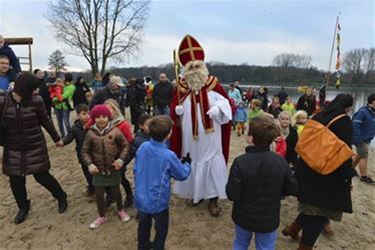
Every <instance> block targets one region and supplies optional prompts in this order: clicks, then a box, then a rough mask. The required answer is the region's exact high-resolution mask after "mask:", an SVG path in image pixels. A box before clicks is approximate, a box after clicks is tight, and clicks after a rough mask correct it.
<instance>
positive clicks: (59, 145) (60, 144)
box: [56, 139, 64, 147]
mask: <svg viewBox="0 0 375 250" xmlns="http://www.w3.org/2000/svg"><path fill="white" fill-rule="evenodd" d="M56 147H64V142H63V141H62V140H61V139H60V140H59V141H58V142H56Z"/></svg>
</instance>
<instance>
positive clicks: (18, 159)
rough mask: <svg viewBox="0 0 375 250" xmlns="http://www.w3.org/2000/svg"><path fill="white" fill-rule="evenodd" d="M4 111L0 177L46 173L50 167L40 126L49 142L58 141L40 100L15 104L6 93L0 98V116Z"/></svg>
mask: <svg viewBox="0 0 375 250" xmlns="http://www.w3.org/2000/svg"><path fill="white" fill-rule="evenodd" d="M6 100H7V101H6ZM5 103H6V106H5ZM4 107H5V113H4V123H5V126H6V136H5V144H4V152H3V173H4V174H5V175H8V176H10V175H17V176H20V175H22V176H25V175H29V174H34V173H42V172H45V171H48V170H49V169H50V166H51V165H50V162H49V157H48V150H47V145H46V141H45V138H44V134H43V132H42V128H41V126H43V127H44V128H45V129H46V130H47V132H48V133H49V134H50V136H51V137H52V139H53V141H55V142H57V141H59V140H60V137H59V135H58V134H57V132H56V129H55V127H54V126H53V123H52V120H51V118H50V117H49V116H48V114H47V110H46V108H45V106H44V103H43V99H42V98H41V97H40V96H33V97H32V99H31V100H30V101H21V102H20V103H17V102H16V101H15V100H14V99H13V98H12V93H9V94H6V95H0V111H1V112H2V111H3V108H4Z"/></svg>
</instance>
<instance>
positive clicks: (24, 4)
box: [0, 0, 375, 69]
mask: <svg viewBox="0 0 375 250" xmlns="http://www.w3.org/2000/svg"><path fill="white" fill-rule="evenodd" d="M46 9H47V1H33V0H24V1H21V0H0V34H2V35H3V36H5V37H26V36H31V37H33V38H34V45H33V46H32V53H33V61H34V66H35V67H41V68H43V69H45V68H47V64H48V56H49V55H50V54H51V53H52V51H54V50H56V49H60V50H63V51H64V49H66V48H65V47H64V45H63V44H60V43H58V42H57V41H56V39H55V38H54V34H53V33H52V31H51V30H50V28H49V24H48V21H47V20H46V19H45V17H44V14H45V12H46ZM339 12H341V16H340V24H341V27H342V31H341V42H342V44H341V51H342V53H344V52H345V51H348V50H351V49H354V48H362V47H365V48H369V47H375V17H374V15H375V1H373V0H371V1H361V0H354V1H329V0H328V1H318V0H313V1H303V0H294V1H268V0H263V1H251V0H242V1H232V0H226V1H224V0H221V1H217V0H216V1H214V0H211V1H207V0H206V1H192V0H190V1H179V0H169V1H166V0H164V1H161V0H158V1H157V0H154V1H153V2H152V4H151V6H150V16H149V18H148V20H147V22H146V27H145V30H144V42H143V45H142V50H141V52H140V54H139V55H138V56H137V57H136V58H132V59H131V60H130V61H128V62H125V63H123V65H118V64H116V66H124V67H126V66H141V65H148V66H156V65H160V64H165V63H170V62H172V51H173V49H174V48H177V47H178V45H179V43H180V40H181V39H182V37H183V36H184V35H185V34H191V35H193V36H194V37H196V39H197V40H198V41H199V42H200V44H201V45H202V46H203V48H204V50H205V53H206V61H220V62H226V63H230V64H241V63H247V64H251V65H270V64H272V60H273V58H274V56H275V55H277V54H279V53H299V54H305V55H310V56H312V59H313V60H312V64H313V65H314V66H317V67H318V68H320V69H327V67H328V60H329V52H330V48H331V43H332V38H333V31H334V25H335V21H336V16H337V14H338V13H339ZM61 14H63V13H61ZM13 48H14V50H15V52H16V53H17V55H18V56H25V55H27V51H26V50H25V48H21V46H13ZM66 60H67V62H68V64H69V65H70V66H71V67H72V68H73V69H89V64H88V63H87V62H86V61H85V60H84V59H83V58H82V57H79V56H70V55H67V56H66ZM333 64H334V63H333Z"/></svg>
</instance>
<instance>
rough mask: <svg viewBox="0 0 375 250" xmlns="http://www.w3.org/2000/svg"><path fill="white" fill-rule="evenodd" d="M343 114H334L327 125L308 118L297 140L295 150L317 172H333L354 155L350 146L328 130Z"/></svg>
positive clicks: (325, 173) (326, 173)
mask: <svg viewBox="0 0 375 250" xmlns="http://www.w3.org/2000/svg"><path fill="white" fill-rule="evenodd" d="M344 116H346V114H341V115H338V116H336V117H335V118H334V119H332V120H331V121H330V122H329V123H328V124H327V126H324V125H323V124H321V123H319V122H317V121H315V120H309V121H308V122H307V123H306V125H305V128H304V129H303V132H302V135H301V137H300V138H299V140H298V143H297V146H296V152H297V153H298V154H299V156H300V157H301V158H302V160H303V161H304V162H306V163H307V165H308V166H309V167H310V168H311V169H313V170H314V171H315V172H317V173H318V174H321V175H328V174H330V173H332V172H334V171H335V170H336V169H337V168H339V167H340V166H341V165H342V164H343V163H344V162H345V161H347V160H349V159H350V158H351V157H352V156H353V155H354V153H353V151H352V150H351V148H350V147H349V146H348V145H347V144H346V143H345V142H343V141H342V140H340V139H339V138H338V137H337V136H336V135H335V134H334V133H333V132H332V131H331V130H329V127H330V126H331V125H332V124H333V123H334V122H335V121H337V120H339V119H340V118H342V117H344Z"/></svg>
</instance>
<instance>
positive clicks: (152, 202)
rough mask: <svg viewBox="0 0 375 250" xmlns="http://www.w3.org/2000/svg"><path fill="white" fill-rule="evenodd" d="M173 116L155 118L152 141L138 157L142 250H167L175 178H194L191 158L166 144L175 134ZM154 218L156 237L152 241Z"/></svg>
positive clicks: (137, 194) (151, 123) (136, 171)
mask: <svg viewBox="0 0 375 250" xmlns="http://www.w3.org/2000/svg"><path fill="white" fill-rule="evenodd" d="M172 125H173V121H172V120H171V118H170V117H169V116H166V115H161V116H156V117H154V118H152V119H151V120H150V121H149V124H148V127H149V131H150V136H151V140H150V141H148V142H144V143H143V144H142V145H141V147H140V148H139V149H138V151H137V153H136V157H135V166H134V179H135V205H136V208H137V209H138V211H139V224H138V249H151V248H152V249H164V244H165V240H166V238H167V234H168V223H169V210H168V205H169V204H168V203H169V199H170V196H171V178H174V179H176V180H179V181H183V180H186V179H187V177H188V176H189V175H190V171H191V168H190V157H189V155H187V156H186V157H185V158H183V159H182V160H181V161H180V160H179V159H178V158H177V156H176V154H175V153H174V152H172V151H171V150H169V149H168V148H167V146H166V144H165V142H166V141H167V140H168V139H169V138H170V136H171V134H172ZM152 219H154V220H155V229H156V235H155V239H154V241H153V243H151V242H150V231H151V226H152Z"/></svg>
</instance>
